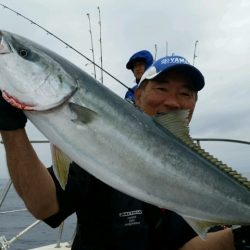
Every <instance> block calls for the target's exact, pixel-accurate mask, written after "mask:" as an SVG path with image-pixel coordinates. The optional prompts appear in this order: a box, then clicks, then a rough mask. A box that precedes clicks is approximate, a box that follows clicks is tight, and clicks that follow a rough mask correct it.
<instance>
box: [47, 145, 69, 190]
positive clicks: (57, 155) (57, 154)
mask: <svg viewBox="0 0 250 250" xmlns="http://www.w3.org/2000/svg"><path fill="white" fill-rule="evenodd" d="M50 148H51V154H52V162H53V171H54V173H55V176H56V178H57V180H58V181H59V183H60V185H61V187H62V188H63V189H65V186H66V184H67V181H68V173H69V166H70V163H71V162H72V160H71V159H70V158H69V157H68V156H67V155H66V154H64V153H63V152H62V151H61V150H60V149H59V148H58V147H56V146H55V145H53V144H51V145H50Z"/></svg>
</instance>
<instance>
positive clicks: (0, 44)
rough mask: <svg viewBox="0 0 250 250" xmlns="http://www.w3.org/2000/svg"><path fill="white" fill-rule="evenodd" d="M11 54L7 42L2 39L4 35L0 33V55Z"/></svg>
mask: <svg viewBox="0 0 250 250" xmlns="http://www.w3.org/2000/svg"><path fill="white" fill-rule="evenodd" d="M11 52H12V49H11V47H10V45H9V43H8V42H6V41H5V39H4V33H3V32H2V31H0V54H9V53H11Z"/></svg>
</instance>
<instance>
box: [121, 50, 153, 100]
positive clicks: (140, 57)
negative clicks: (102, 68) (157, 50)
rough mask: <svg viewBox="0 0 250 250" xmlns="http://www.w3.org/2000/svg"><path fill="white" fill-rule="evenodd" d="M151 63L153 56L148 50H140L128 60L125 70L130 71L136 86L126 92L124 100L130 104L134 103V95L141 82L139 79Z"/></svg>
mask: <svg viewBox="0 0 250 250" xmlns="http://www.w3.org/2000/svg"><path fill="white" fill-rule="evenodd" d="M152 63H153V56H152V54H151V53H150V52H149V51H148V50H140V51H138V52H136V53H135V54H133V55H132V56H131V57H130V58H129V60H128V62H127V64H126V68H127V69H129V70H132V72H133V74H134V77H135V83H136V84H135V85H134V86H133V87H132V88H131V89H129V90H128V91H127V92H126V94H125V100H127V101H129V102H131V103H134V102H135V97H134V93H135V90H136V88H137V86H138V83H139V81H140V80H141V77H142V75H143V73H144V72H145V70H147V69H148V68H149V66H151V64H152Z"/></svg>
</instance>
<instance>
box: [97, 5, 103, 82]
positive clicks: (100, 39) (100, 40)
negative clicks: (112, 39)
mask: <svg viewBox="0 0 250 250" xmlns="http://www.w3.org/2000/svg"><path fill="white" fill-rule="evenodd" d="M97 9H98V13H99V22H98V23H99V26H100V38H99V42H100V61H101V68H102V23H101V10H100V7H99V6H98V7H97ZM101 83H103V71H102V70H101Z"/></svg>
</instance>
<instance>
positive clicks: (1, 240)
mask: <svg viewBox="0 0 250 250" xmlns="http://www.w3.org/2000/svg"><path fill="white" fill-rule="evenodd" d="M193 139H194V141H196V142H197V144H199V145H200V143H201V142H231V143H240V144H247V145H250V141H243V140H234V139H224V138H193ZM0 143H2V141H1V140H0ZM31 143H32V144H35V143H49V141H47V140H32V141H31ZM11 184H12V181H11V180H10V179H9V180H8V182H7V184H6V186H5V187H4V189H3V192H2V194H0V208H1V206H2V204H3V202H4V200H5V198H6V196H7V194H8V192H9V189H10V187H11ZM24 210H26V209H19V210H12V211H5V212H1V211H0V216H1V214H4V213H14V212H18V211H24ZM40 222H41V221H39V220H37V221H35V222H34V223H32V224H31V225H30V226H28V227H27V228H25V229H24V230H22V231H21V232H20V233H18V234H17V235H16V236H14V237H13V238H12V239H10V240H7V239H6V238H5V236H1V235H0V250H7V248H9V247H10V246H11V245H12V244H13V243H14V242H15V241H16V240H18V239H19V238H20V237H21V236H22V235H24V234H26V233H27V232H28V231H30V230H31V229H33V228H34V227H35V226H36V225H38V224H39V223H40ZM63 228H64V222H63V223H62V224H61V225H60V227H59V231H58V238H57V243H56V248H60V244H61V237H62V232H63ZM74 236H75V232H74V234H73V236H72V239H71V240H70V241H69V242H68V246H69V248H70V247H71V243H72V242H73V239H74Z"/></svg>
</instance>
